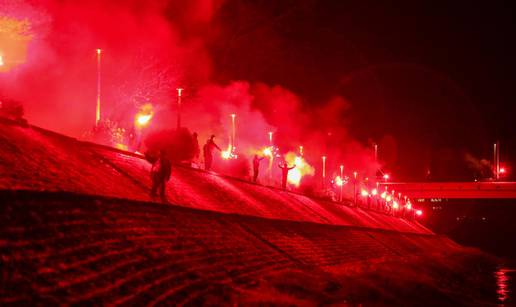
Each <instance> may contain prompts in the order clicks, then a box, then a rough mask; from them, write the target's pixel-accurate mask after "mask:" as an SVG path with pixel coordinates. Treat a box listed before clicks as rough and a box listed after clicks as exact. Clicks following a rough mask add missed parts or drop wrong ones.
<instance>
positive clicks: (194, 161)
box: [191, 132, 201, 168]
mask: <svg viewBox="0 0 516 307" xmlns="http://www.w3.org/2000/svg"><path fill="white" fill-rule="evenodd" d="M192 140H193V146H194V152H193V159H192V163H191V164H192V166H193V165H195V167H196V168H199V155H200V154H201V148H200V147H199V140H198V139H197V132H194V133H193V134H192Z"/></svg>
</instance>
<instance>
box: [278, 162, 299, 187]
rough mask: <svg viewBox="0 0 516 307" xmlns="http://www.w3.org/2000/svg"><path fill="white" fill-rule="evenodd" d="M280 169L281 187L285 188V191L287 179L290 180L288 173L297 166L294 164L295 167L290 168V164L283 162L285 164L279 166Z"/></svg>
mask: <svg viewBox="0 0 516 307" xmlns="http://www.w3.org/2000/svg"><path fill="white" fill-rule="evenodd" d="M278 166H279V168H281V174H282V176H281V187H282V188H283V190H285V189H286V188H287V178H288V171H290V170H291V169H293V168H295V167H296V165H295V164H294V166H292V167H288V164H287V162H286V161H285V162H283V164H281V163H280V164H278Z"/></svg>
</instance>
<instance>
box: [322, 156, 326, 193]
mask: <svg viewBox="0 0 516 307" xmlns="http://www.w3.org/2000/svg"><path fill="white" fill-rule="evenodd" d="M325 178H326V156H322V185H323V189H324V186H325V185H324V181H325V180H324V179H325Z"/></svg>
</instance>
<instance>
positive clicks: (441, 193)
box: [380, 182, 516, 199]
mask: <svg viewBox="0 0 516 307" xmlns="http://www.w3.org/2000/svg"><path fill="white" fill-rule="evenodd" d="M380 185H381V186H382V188H384V187H387V189H388V190H389V191H391V190H394V191H396V193H398V192H400V193H402V194H403V195H407V196H408V197H410V198H463V199H470V198H485V199H493V198H506V199H516V182H389V183H382V184H380Z"/></svg>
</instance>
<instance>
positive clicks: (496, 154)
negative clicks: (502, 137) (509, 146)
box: [493, 141, 500, 180]
mask: <svg viewBox="0 0 516 307" xmlns="http://www.w3.org/2000/svg"><path fill="white" fill-rule="evenodd" d="M493 149H494V150H493V172H494V177H495V180H500V142H498V141H497V142H496V143H494V144H493Z"/></svg>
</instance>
